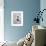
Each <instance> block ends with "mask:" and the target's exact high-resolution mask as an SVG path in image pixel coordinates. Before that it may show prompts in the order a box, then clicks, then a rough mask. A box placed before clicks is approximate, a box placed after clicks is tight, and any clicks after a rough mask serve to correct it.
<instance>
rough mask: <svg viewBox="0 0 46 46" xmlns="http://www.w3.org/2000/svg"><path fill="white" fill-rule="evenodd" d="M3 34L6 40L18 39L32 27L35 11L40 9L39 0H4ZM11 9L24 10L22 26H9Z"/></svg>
mask: <svg viewBox="0 0 46 46" xmlns="http://www.w3.org/2000/svg"><path fill="white" fill-rule="evenodd" d="M4 2H5V3H4V5H5V7H4V8H5V9H4V20H5V21H4V32H5V33H4V35H5V40H7V41H18V40H19V39H20V38H22V37H24V36H25V35H26V34H27V33H28V32H29V31H31V29H32V20H33V18H34V17H36V14H35V12H37V11H39V9H40V0H4ZM11 11H23V12H24V15H23V16H24V26H22V27H15V26H11Z"/></svg>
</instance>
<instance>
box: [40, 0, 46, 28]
mask: <svg viewBox="0 0 46 46" xmlns="http://www.w3.org/2000/svg"><path fill="white" fill-rule="evenodd" d="M40 9H41V11H42V10H43V9H46V0H41V1H40ZM42 17H43V22H42V21H40V25H42V26H45V27H46V10H45V11H44V12H43V15H42Z"/></svg>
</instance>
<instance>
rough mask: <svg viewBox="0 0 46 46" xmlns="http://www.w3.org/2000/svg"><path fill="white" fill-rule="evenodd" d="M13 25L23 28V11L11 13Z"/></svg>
mask: <svg viewBox="0 0 46 46" xmlns="http://www.w3.org/2000/svg"><path fill="white" fill-rule="evenodd" d="M11 25H12V26H23V11H11Z"/></svg>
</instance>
